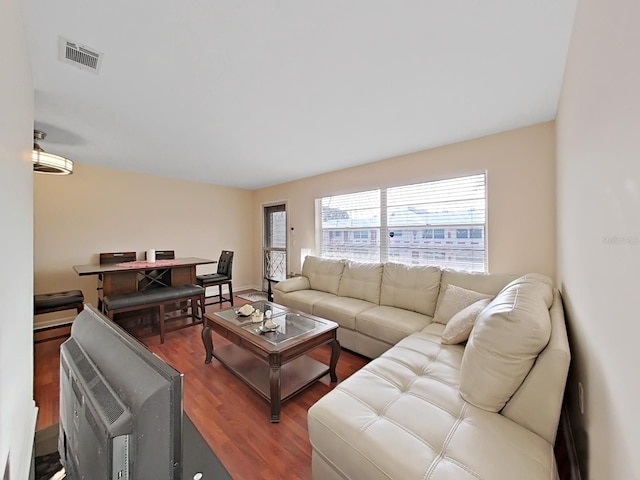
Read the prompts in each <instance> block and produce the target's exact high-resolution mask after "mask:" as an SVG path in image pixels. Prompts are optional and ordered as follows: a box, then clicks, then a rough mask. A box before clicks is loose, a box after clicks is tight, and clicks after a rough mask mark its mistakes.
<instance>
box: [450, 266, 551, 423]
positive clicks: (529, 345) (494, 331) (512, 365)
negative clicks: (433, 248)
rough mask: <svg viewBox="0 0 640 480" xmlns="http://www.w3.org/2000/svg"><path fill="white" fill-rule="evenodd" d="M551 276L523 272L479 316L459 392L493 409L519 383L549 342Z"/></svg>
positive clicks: (467, 350)
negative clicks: (523, 274) (524, 273)
mask: <svg viewBox="0 0 640 480" xmlns="http://www.w3.org/2000/svg"><path fill="white" fill-rule="evenodd" d="M552 301H553V287H552V283H551V280H550V279H549V278H547V277H545V276H543V275H539V274H527V275H525V276H523V277H520V278H518V279H516V280H514V281H513V282H511V283H509V284H508V285H507V286H505V287H504V288H503V289H502V291H501V292H500V293H499V294H498V295H497V296H496V298H495V299H494V300H493V301H492V302H491V303H490V304H489V305H488V306H487V307H486V308H485V309H484V310H483V311H482V312H481V313H480V314H479V315H478V318H477V319H476V323H475V326H474V328H473V331H472V332H471V336H470V337H469V341H468V343H467V346H466V348H465V350H464V355H463V358H462V366H461V368H460V394H461V395H462V398H464V399H465V400H466V401H467V402H469V403H471V404H473V405H475V406H476V407H479V408H482V409H484V410H487V411H490V412H498V411H500V410H501V409H502V407H504V405H505V404H506V403H507V402H508V401H509V399H510V398H511V396H512V395H513V394H514V392H515V391H516V390H517V389H518V387H520V385H521V384H522V382H523V380H524V379H525V377H526V376H527V374H528V373H529V370H531V367H532V366H533V363H534V362H535V360H536V357H537V356H538V354H539V353H540V351H542V349H543V348H544V347H545V346H546V345H547V343H548V342H549V337H550V336H551V320H550V317H549V307H550V306H551V303H552Z"/></svg>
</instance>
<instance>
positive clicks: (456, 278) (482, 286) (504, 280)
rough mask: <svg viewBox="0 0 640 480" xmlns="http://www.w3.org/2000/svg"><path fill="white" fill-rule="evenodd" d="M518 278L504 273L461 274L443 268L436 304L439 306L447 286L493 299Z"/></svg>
mask: <svg viewBox="0 0 640 480" xmlns="http://www.w3.org/2000/svg"><path fill="white" fill-rule="evenodd" d="M518 277H519V275H511V274H506V273H478V272H463V271H460V270H449V269H446V268H445V269H443V270H442V279H441V280H440V284H441V285H440V294H439V295H438V304H440V302H441V301H442V297H443V295H444V294H445V292H446V291H447V285H455V286H456V287H462V288H466V289H467V290H473V291H476V292H480V293H486V294H489V295H491V296H492V297H495V296H496V295H497V294H498V293H499V292H500V290H502V289H503V288H504V287H505V286H506V285H507V284H508V283H509V282H512V281H514V280H515V279H516V278H518Z"/></svg>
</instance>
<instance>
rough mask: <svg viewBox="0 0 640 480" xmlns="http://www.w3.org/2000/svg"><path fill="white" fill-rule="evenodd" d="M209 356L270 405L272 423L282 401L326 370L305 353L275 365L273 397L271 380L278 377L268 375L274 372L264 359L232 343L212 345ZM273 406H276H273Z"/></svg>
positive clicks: (278, 414)
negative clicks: (277, 372)
mask: <svg viewBox="0 0 640 480" xmlns="http://www.w3.org/2000/svg"><path fill="white" fill-rule="evenodd" d="M213 356H214V358H216V359H217V360H218V361H219V362H220V363H221V364H222V365H224V366H225V367H226V368H227V369H229V371H231V373H233V374H234V375H236V376H237V377H238V378H240V379H241V380H242V381H243V382H245V383H246V384H247V385H249V386H250V387H251V388H252V389H253V390H255V391H256V392H257V393H258V394H259V395H260V396H261V397H262V398H264V399H265V400H267V402H269V403H270V404H271V421H272V422H279V421H280V404H281V403H282V402H285V401H286V400H288V399H289V398H291V397H293V396H294V395H296V394H297V393H299V392H300V391H301V390H304V388H305V387H307V386H309V384H311V383H313V382H315V381H316V380H318V379H320V378H322V377H324V376H325V375H327V374H329V372H330V367H329V366H328V365H326V364H324V363H321V362H319V361H317V360H314V359H313V358H311V357H309V356H307V355H302V356H300V357H298V358H295V359H293V360H291V361H289V362H287V363H285V364H284V365H281V366H279V368H278V370H279V389H278V390H279V398H273V396H272V384H271V382H272V380H273V381H275V382H277V381H278V378H277V375H276V378H274V377H273V376H272V373H274V372H273V371H272V368H271V367H270V366H269V364H268V363H267V362H265V361H264V360H262V359H260V358H258V357H256V356H255V355H253V354H252V353H250V352H248V351H247V350H244V349H242V348H240V347H237V346H235V345H225V346H224V347H220V348H215V349H214V350H213ZM273 387H277V385H273ZM274 393H275V392H274ZM274 403H275V405H274ZM274 407H276V408H275V409H274ZM275 412H277V413H275Z"/></svg>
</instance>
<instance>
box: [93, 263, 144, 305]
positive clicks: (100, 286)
mask: <svg viewBox="0 0 640 480" xmlns="http://www.w3.org/2000/svg"><path fill="white" fill-rule="evenodd" d="M99 258H100V260H99V261H100V265H113V264H116V263H122V262H135V261H136V259H137V255H136V252H102V253H100V255H99ZM102 280H103V279H102V275H100V274H98V288H97V290H98V310H99V311H101V312H103V313H104V305H103V303H102Z"/></svg>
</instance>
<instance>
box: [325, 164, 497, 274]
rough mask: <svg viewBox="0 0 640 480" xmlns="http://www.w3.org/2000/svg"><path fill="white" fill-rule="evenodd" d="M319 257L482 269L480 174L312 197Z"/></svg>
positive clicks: (483, 224)
mask: <svg viewBox="0 0 640 480" xmlns="http://www.w3.org/2000/svg"><path fill="white" fill-rule="evenodd" d="M316 211H317V216H318V218H317V220H319V221H317V222H316V225H317V230H318V231H317V232H316V233H317V237H318V240H319V246H320V256H323V257H332V258H348V259H352V260H360V261H395V262H399V263H407V264H414V265H437V266H441V267H445V268H452V269H457V270H469V271H479V272H485V271H487V255H486V178H485V174H478V175H470V176H465V177H457V178H451V179H445V180H437V181H432V182H426V183H420V184H413V185H404V186H399V187H390V188H383V189H380V190H370V191H366V192H358V193H350V194H346V195H336V196H331V197H324V198H321V199H318V201H317V202H316Z"/></svg>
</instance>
